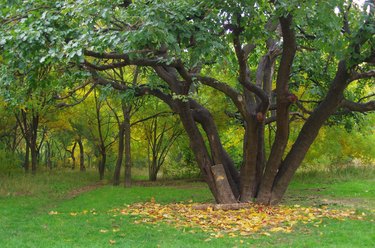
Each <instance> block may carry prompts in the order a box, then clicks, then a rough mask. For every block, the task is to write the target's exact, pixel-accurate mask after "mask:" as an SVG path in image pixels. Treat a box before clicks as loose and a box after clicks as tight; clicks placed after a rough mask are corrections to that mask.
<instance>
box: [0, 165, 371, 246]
mask: <svg viewBox="0 0 375 248" xmlns="http://www.w3.org/2000/svg"><path fill="white" fill-rule="evenodd" d="M342 173H343V174H345V173H346V176H342V175H341V174H339V173H336V174H332V175H329V174H327V173H325V172H320V173H310V174H299V175H297V176H296V179H295V180H294V181H293V183H292V185H291V187H290V189H289V190H288V193H287V196H286V200H285V201H284V202H283V204H301V205H328V207H330V208H342V207H344V208H348V207H350V208H355V209H357V211H358V214H362V212H363V213H364V214H365V216H364V220H363V221H360V220H345V221H339V220H328V219H327V220H324V222H323V223H322V224H321V225H320V226H319V227H315V226H313V225H311V224H302V223H301V224H298V225H297V226H296V228H295V230H294V232H292V233H288V234H285V233H272V235H271V236H270V237H268V236H264V235H261V234H255V235H252V236H244V237H235V238H230V237H224V238H218V239H216V238H213V237H211V236H210V234H209V233H203V232H200V231H199V230H198V229H176V228H175V227H173V226H170V225H167V224H155V225H150V224H135V223H134V220H136V218H137V217H136V216H126V215H125V216H113V214H111V213H108V210H110V209H113V208H117V207H123V206H124V204H131V203H134V202H146V201H150V199H151V198H154V199H155V200H156V202H159V203H171V202H187V201H190V200H193V201H194V202H209V201H212V197H211V195H210V193H209V191H208V189H207V187H206V186H205V185H204V184H203V183H197V182H193V183H186V184H185V183H184V184H181V183H176V184H175V186H148V187H140V186H135V187H132V188H131V189H124V188H123V187H113V186H110V185H106V186H103V187H99V188H96V189H93V190H91V191H88V192H81V194H79V195H77V194H76V193H72V192H75V191H72V190H74V189H76V188H80V187H83V186H85V185H91V184H96V183H97V175H96V173H95V172H87V173H83V174H82V173H79V172H70V171H66V172H62V171H59V172H45V173H42V174H40V175H36V176H31V175H26V176H25V175H23V174H20V173H14V174H12V176H9V175H4V174H2V175H1V174H0V247H110V246H112V247H374V246H375V222H374V218H375V216H374V213H375V212H374V211H375V210H374V204H373V203H374V202H375V194H374V192H375V183H374V178H375V177H372V176H371V175H374V174H371V173H373V171H372V170H371V169H370V170H368V171H367V173H364V174H362V173H359V172H358V171H355V172H351V173H349V172H348V171H347V172H342ZM161 184H163V183H161ZM169 184H170V183H169ZM357 203H358V204H357ZM50 211H55V212H57V213H58V214H57V215H50V214H49V213H50ZM85 211H87V214H79V215H75V213H77V212H79V213H83V212H85ZM111 242H112V243H113V244H111Z"/></svg>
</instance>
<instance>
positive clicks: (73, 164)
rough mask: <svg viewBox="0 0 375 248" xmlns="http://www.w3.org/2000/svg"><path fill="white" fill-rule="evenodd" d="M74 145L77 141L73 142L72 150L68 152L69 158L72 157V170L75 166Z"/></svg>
mask: <svg viewBox="0 0 375 248" xmlns="http://www.w3.org/2000/svg"><path fill="white" fill-rule="evenodd" d="M76 146H77V142H74V145H73V147H72V151H71V153H70V158H71V159H72V170H74V169H75V167H76V156H75V154H74V152H75V150H76Z"/></svg>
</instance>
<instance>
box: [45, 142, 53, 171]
mask: <svg viewBox="0 0 375 248" xmlns="http://www.w3.org/2000/svg"><path fill="white" fill-rule="evenodd" d="M51 155H52V154H51V144H50V142H49V141H47V142H46V166H47V168H49V169H50V170H52V161H51Z"/></svg>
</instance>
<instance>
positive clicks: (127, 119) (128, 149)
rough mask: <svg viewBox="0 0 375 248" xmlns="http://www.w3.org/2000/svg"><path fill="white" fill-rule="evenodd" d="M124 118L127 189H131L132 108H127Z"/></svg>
mask: <svg viewBox="0 0 375 248" xmlns="http://www.w3.org/2000/svg"><path fill="white" fill-rule="evenodd" d="M124 112H126V115H125V118H124V134H125V187H127V188H129V187H131V168H132V159H131V143H130V141H131V130H130V108H127V110H126V111H124Z"/></svg>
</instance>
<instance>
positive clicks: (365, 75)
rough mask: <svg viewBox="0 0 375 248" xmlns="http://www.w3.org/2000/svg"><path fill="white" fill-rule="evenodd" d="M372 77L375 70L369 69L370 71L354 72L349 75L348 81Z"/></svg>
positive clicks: (374, 75)
mask: <svg viewBox="0 0 375 248" xmlns="http://www.w3.org/2000/svg"><path fill="white" fill-rule="evenodd" d="M373 77H375V70H370V71H366V72H362V73H358V72H354V73H353V74H352V75H351V77H350V79H349V81H350V82H352V81H355V80H358V79H365V78H373Z"/></svg>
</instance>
